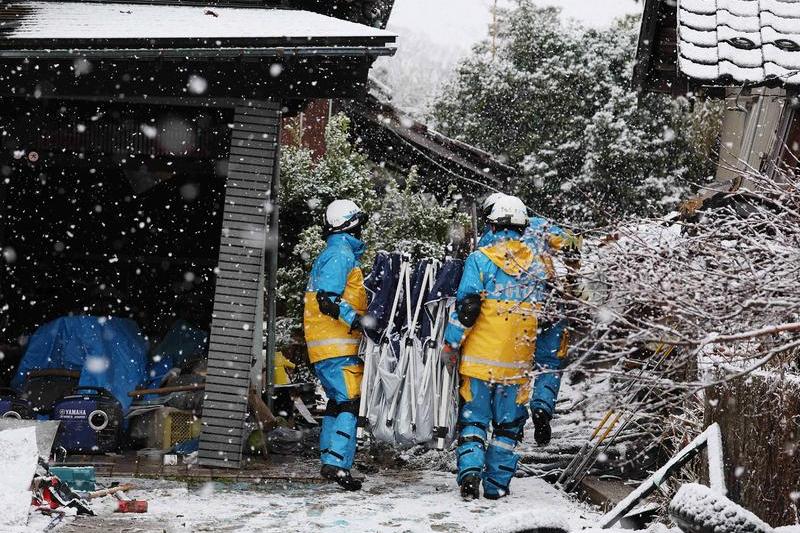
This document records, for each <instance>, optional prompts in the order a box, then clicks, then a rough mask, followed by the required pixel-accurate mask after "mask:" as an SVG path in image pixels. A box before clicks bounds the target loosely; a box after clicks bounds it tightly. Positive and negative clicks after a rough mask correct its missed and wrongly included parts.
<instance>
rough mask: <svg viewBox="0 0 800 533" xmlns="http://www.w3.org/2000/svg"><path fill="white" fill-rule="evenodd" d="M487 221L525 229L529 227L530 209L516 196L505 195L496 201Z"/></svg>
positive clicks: (487, 216)
mask: <svg viewBox="0 0 800 533" xmlns="http://www.w3.org/2000/svg"><path fill="white" fill-rule="evenodd" d="M486 220H487V221H488V222H489V223H490V224H498V225H501V226H518V227H520V228H524V227H525V226H527V225H528V208H527V207H525V204H524V203H522V200H520V199H519V198H517V197H516V196H507V195H503V196H502V197H501V198H498V199H497V200H496V201H495V203H494V205H493V206H492V209H491V211H490V212H489V214H488V215H486Z"/></svg>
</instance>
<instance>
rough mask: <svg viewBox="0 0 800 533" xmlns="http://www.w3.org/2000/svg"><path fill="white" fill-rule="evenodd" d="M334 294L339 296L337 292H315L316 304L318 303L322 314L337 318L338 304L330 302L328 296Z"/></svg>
mask: <svg viewBox="0 0 800 533" xmlns="http://www.w3.org/2000/svg"><path fill="white" fill-rule="evenodd" d="M331 296H336V297H337V298H338V297H339V295H338V294H334V293H332V292H318V293H317V304H318V305H319V310H320V312H321V313H322V314H323V315H327V316H329V317H331V318H332V319H334V320H339V304H337V303H336V302H332V301H331V299H330V297H331Z"/></svg>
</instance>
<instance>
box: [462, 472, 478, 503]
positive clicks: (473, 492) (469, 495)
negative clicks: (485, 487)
mask: <svg viewBox="0 0 800 533" xmlns="http://www.w3.org/2000/svg"><path fill="white" fill-rule="evenodd" d="M461 497H462V498H464V499H465V500H477V499H478V498H480V497H481V478H480V477H479V476H476V475H475V474H471V475H469V476H465V477H464V479H462V480H461Z"/></svg>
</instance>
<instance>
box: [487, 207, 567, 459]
mask: <svg viewBox="0 0 800 533" xmlns="http://www.w3.org/2000/svg"><path fill="white" fill-rule="evenodd" d="M503 196H505V195H504V194H503V193H493V194H491V195H489V196H488V197H487V198H486V200H484V202H483V205H482V210H483V213H484V216H486V215H488V214H489V213H490V212H491V209H492V207H493V206H494V204H495V202H497V201H498V200H500V199H501V198H503ZM522 240H523V241H524V242H525V243H526V244H527V245H528V246H529V247H530V248H531V250H532V251H533V252H534V254H536V255H537V256H540V257H541V258H542V261H543V262H544V264H545V265H546V266H547V268H548V270H550V272H551V277H554V275H553V274H554V272H555V268H554V267H553V264H552V260H551V259H550V257H551V256H552V255H555V254H557V253H559V252H560V251H561V250H562V249H563V248H564V247H565V244H566V243H569V242H571V241H570V235H569V234H567V232H565V231H564V230H563V229H561V228H559V227H558V226H556V225H554V224H551V223H550V222H549V221H548V220H546V219H544V218H541V217H530V218H528V224H527V227H526V228H525V231H524V233H523V235H522ZM494 241H495V235H494V233H493V232H492V230H491V228H490V227H489V226H488V225H487V227H486V229H485V230H484V233H483V235H482V236H481V239H480V241H479V242H478V247H479V248H480V247H484V246H488V245H490V244H492V243H493V242H494ZM567 326H568V322H567V320H566V319H565V318H563V317H561V318H557V319H556V320H554V321H542V322H541V323H540V324H539V334H538V336H537V339H536V352H535V357H534V360H535V362H536V367H537V369H538V370H540V372H538V373H537V375H536V379H535V380H534V384H533V394H532V395H531V400H530V412H531V419H532V421H533V437H534V439H535V440H536V443H537V444H539V445H540V446H545V445H547V444H548V443H549V442H550V439H551V437H552V430H551V428H550V421H551V420H552V419H553V414H554V413H555V406H556V400H557V399H558V392H559V389H560V388H561V374H560V373H559V372H558V371H559V370H561V364H562V362H563V360H564V358H566V356H567V351H568V348H569V330H568V328H567Z"/></svg>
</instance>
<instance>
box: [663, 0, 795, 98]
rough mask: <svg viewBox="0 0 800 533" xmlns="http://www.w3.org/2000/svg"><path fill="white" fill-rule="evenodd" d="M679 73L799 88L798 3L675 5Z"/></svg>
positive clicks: (715, 0)
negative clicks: (780, 84) (772, 82)
mask: <svg viewBox="0 0 800 533" xmlns="http://www.w3.org/2000/svg"><path fill="white" fill-rule="evenodd" d="M678 68H679V69H680V71H681V72H682V73H683V74H684V75H686V76H688V77H689V78H694V79H699V80H711V81H725V80H733V81H735V82H739V83H744V82H756V83H758V82H764V81H768V80H772V79H777V80H779V81H781V82H783V83H785V84H792V85H796V84H800V0H678Z"/></svg>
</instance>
